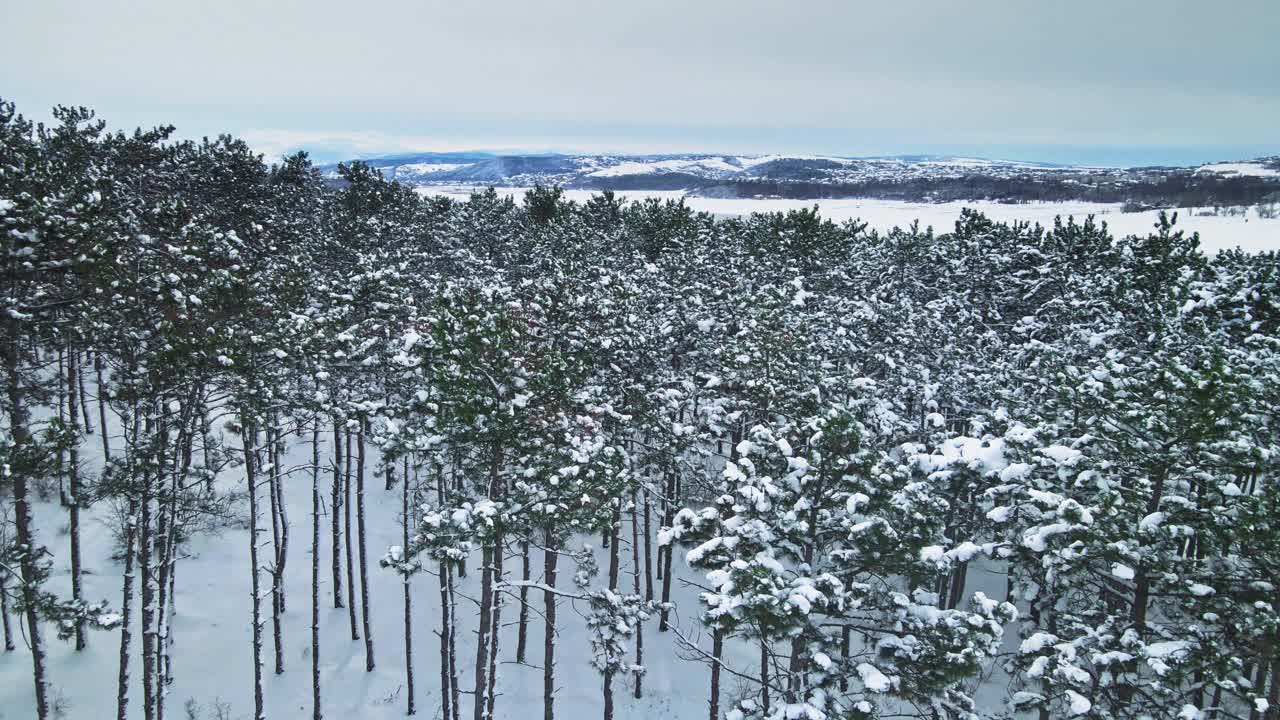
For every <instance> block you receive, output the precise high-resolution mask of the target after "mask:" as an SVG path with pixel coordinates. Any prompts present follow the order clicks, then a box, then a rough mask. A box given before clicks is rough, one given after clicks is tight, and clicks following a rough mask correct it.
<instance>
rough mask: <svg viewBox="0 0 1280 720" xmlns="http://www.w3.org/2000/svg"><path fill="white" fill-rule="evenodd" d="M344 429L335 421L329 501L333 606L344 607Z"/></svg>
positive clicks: (336, 607) (335, 607)
mask: <svg viewBox="0 0 1280 720" xmlns="http://www.w3.org/2000/svg"><path fill="white" fill-rule="evenodd" d="M341 511H342V431H341V430H339V429H338V422H337V421H336V420H335V421H334V423H333V498H332V500H331V501H330V502H329V515H330V518H329V520H330V525H331V526H332V527H331V532H330V534H331V535H332V539H333V557H332V563H333V607H334V609H341V608H342V524H341V523H342V512H341Z"/></svg>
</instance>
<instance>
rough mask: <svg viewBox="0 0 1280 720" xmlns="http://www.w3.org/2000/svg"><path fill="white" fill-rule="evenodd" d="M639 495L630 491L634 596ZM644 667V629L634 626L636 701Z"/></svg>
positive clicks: (637, 575)
mask: <svg viewBox="0 0 1280 720" xmlns="http://www.w3.org/2000/svg"><path fill="white" fill-rule="evenodd" d="M639 503H640V495H639V493H638V491H636V490H635V489H632V491H631V579H632V580H633V581H634V582H633V585H634V588H635V594H636V595H639V594H640V508H639ZM643 667H644V627H643V626H641V625H637V626H636V668H637V670H636V672H635V680H636V686H635V694H634V697H635V698H636V699H637V700H638V699H640V695H641V693H642V692H643V688H642V687H641V685H642V683H643V679H644V675H643V673H642V672H640V668H643Z"/></svg>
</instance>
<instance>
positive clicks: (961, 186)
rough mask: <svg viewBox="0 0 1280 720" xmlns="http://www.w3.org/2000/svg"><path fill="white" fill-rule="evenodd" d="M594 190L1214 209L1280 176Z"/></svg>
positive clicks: (609, 182) (663, 182)
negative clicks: (1075, 203)
mask: <svg viewBox="0 0 1280 720" xmlns="http://www.w3.org/2000/svg"><path fill="white" fill-rule="evenodd" d="M592 188H593V189H599V190H604V189H609V190H676V189H690V190H692V191H693V192H694V193H696V194H698V195H704V196H713V197H758V196H766V197H780V198H790V199H814V198H875V199H880V200H904V201H912V202H949V201H963V200H991V201H996V202H1010V203H1021V202H1067V201H1083V202H1099V203H1128V204H1132V205H1138V206H1143V207H1208V206H1231V205H1257V204H1259V203H1263V202H1274V201H1275V200H1276V199H1277V198H1278V197H1280V179H1277V178H1270V177H1253V176H1226V175H1216V174H1209V173H1196V172H1193V171H1191V170H1175V171H1170V172H1168V173H1159V174H1157V173H1150V174H1141V175H1139V176H1138V177H1135V178H1132V179H1126V178H1117V177H1115V176H1096V177H1095V176H1088V175H1079V174H1064V175H1063V176H1062V177H1053V176H1048V177H1046V176H1045V175H1043V174H1030V173H1028V174H1023V175H1015V176H1011V177H996V176H992V175H984V174H979V173H975V174H972V175H964V176H961V177H946V178H912V179H905V180H888V179H886V180H867V181H863V182H851V183H830V182H818V181H779V180H766V179H751V180H730V181H715V182H710V183H709V182H707V181H706V180H705V179H702V178H698V177H695V176H693V175H687V174H682V173H671V174H666V175H660V176H653V175H645V176H635V177H620V178H608V179H601V180H599V181H597V182H596V183H593V185H592Z"/></svg>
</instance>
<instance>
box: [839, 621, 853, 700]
mask: <svg viewBox="0 0 1280 720" xmlns="http://www.w3.org/2000/svg"><path fill="white" fill-rule="evenodd" d="M852 644H853V628H851V627H849V626H848V625H845V626H844V627H842V628H840V656H841V657H843V658H844V661H845V664H846V665H847V664H848V663H849V651H850V650H851V649H852ZM848 690H849V676H848V675H841V676H840V692H847V691H848Z"/></svg>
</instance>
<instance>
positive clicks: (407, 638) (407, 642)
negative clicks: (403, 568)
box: [387, 457, 415, 715]
mask: <svg viewBox="0 0 1280 720" xmlns="http://www.w3.org/2000/svg"><path fill="white" fill-rule="evenodd" d="M387 472H388V476H390V470H388V471H387ZM400 512H401V515H402V527H403V534H402V538H401V543H402V544H401V546H400V547H401V548H403V550H402V552H404V553H405V556H406V557H408V552H409V522H410V517H409V459H408V458H407V457H406V458H405V461H404V472H403V474H402V477H401V478H400ZM404 681H405V684H406V685H407V686H408V688H409V694H408V707H407V708H406V710H405V714H406V715H413V714H414V712H415V709H414V704H413V700H414V698H413V596H412V593H411V591H410V588H409V573H407V572H406V573H404Z"/></svg>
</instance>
